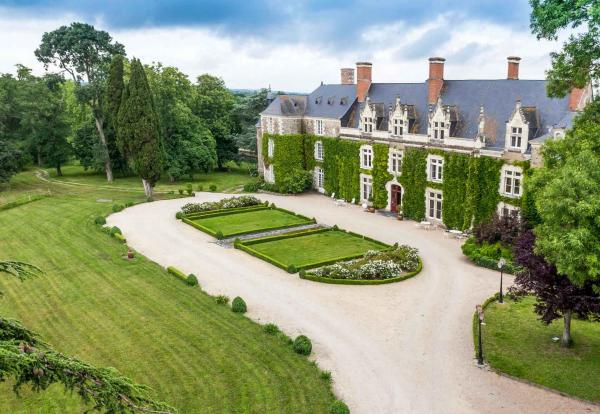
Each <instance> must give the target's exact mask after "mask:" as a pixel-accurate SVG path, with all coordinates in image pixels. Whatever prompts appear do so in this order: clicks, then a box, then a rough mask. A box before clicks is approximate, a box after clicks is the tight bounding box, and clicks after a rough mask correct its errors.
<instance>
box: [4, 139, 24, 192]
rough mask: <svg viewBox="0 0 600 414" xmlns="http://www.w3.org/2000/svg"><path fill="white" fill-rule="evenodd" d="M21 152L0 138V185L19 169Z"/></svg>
mask: <svg viewBox="0 0 600 414" xmlns="http://www.w3.org/2000/svg"><path fill="white" fill-rule="evenodd" d="M21 157H22V153H21V151H19V150H17V149H15V148H14V147H12V146H11V145H10V144H9V143H8V142H6V141H4V140H2V139H1V138H0V183H2V182H6V181H9V180H10V177H12V176H13V175H14V174H16V173H17V172H18V171H19V170H20V169H21Z"/></svg>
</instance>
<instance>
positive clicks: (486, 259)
mask: <svg viewBox="0 0 600 414" xmlns="http://www.w3.org/2000/svg"><path fill="white" fill-rule="evenodd" d="M461 249H462V252H463V254H464V255H465V256H467V257H468V258H469V259H470V260H471V261H472V262H473V263H475V264H476V265H478V266H481V267H486V268H488V269H492V270H498V260H500V258H501V257H503V258H504V259H505V260H506V265H505V266H504V272H505V273H510V274H516V273H517V272H518V270H519V268H518V266H516V265H515V264H514V261H513V255H512V252H511V251H510V249H509V248H507V247H506V246H503V245H502V243H501V242H499V241H498V242H496V243H493V244H489V243H487V242H485V241H484V242H483V243H482V244H481V245H479V244H477V240H476V239H475V238H474V237H470V238H469V239H467V241H466V242H465V243H464V244H463V245H462V246H461Z"/></svg>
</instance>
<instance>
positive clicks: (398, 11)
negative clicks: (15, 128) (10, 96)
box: [0, 0, 560, 92]
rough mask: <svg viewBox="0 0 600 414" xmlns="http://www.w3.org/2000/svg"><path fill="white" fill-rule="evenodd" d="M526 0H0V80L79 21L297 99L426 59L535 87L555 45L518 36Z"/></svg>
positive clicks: (413, 75) (411, 74)
mask: <svg viewBox="0 0 600 414" xmlns="http://www.w3.org/2000/svg"><path fill="white" fill-rule="evenodd" d="M529 11H530V8H529V4H528V1H527V0H421V1H419V0H343V1H342V0H292V1H285V0H256V1H253V0H245V1H244V0H238V1H232V0H163V1H159V0H121V1H119V0H103V1H102V0H91V1H83V0H21V1H16V0H0V39H1V41H0V44H1V45H2V47H1V53H0V72H14V65H15V64H16V63H22V64H24V65H26V66H29V67H32V68H34V70H35V71H36V72H38V73H39V72H41V71H42V70H43V67H42V66H41V65H40V64H39V63H38V62H37V61H36V59H35V56H34V55H33V51H34V50H35V49H36V47H37V46H38V45H39V42H40V39H41V36H42V34H43V33H44V32H46V31H51V30H53V29H55V28H57V27H59V26H61V25H65V24H69V23H70V22H73V21H84V22H87V23H90V24H93V25H94V26H96V27H97V28H100V29H103V30H107V31H109V32H110V34H111V35H112V36H113V38H114V39H116V40H117V41H119V42H121V43H123V44H124V45H125V47H126V51H127V55H128V56H129V57H132V56H135V57H138V58H140V59H141V60H142V61H144V62H147V63H150V62H152V61H160V62H162V63H163V64H165V65H173V66H177V67H179V68H180V69H181V70H182V71H184V72H185V73H187V74H188V75H189V76H190V77H191V78H194V77H196V76H198V75H200V74H202V73H211V74H214V75H218V76H220V77H222V78H223V79H224V80H225V82H226V83H227V85H228V86H229V87H232V88H259V87H266V86H268V85H271V87H272V88H273V89H275V90H286V91H299V92H307V91H311V90H312V89H314V88H315V87H316V86H317V85H318V84H319V83H320V82H321V81H323V82H325V83H337V82H339V68H341V67H347V66H350V67H353V66H354V64H355V62H357V61H365V60H367V61H371V62H373V78H374V81H376V82H420V81H423V80H424V79H425V78H426V77H427V58H428V57H430V56H443V57H445V58H446V72H445V73H446V78H448V79H451V78H454V79H465V78H491V79H493V78H504V77H506V57H507V56H509V55H517V56H521V57H522V58H523V60H522V61H521V70H520V77H521V78H522V79H526V78H529V79H539V78H543V77H544V70H546V69H547V68H548V66H549V57H548V54H549V52H550V51H552V50H557V49H558V48H559V46H560V40H559V43H556V42H548V41H538V40H537V39H536V38H535V37H534V36H533V35H531V34H530V31H529Z"/></svg>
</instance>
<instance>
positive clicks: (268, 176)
mask: <svg viewBox="0 0 600 414" xmlns="http://www.w3.org/2000/svg"><path fill="white" fill-rule="evenodd" d="M263 175H264V178H265V181H266V182H268V183H274V182H275V169H274V168H273V166H272V165H269V166H268V167H267V166H265V169H264V170H263Z"/></svg>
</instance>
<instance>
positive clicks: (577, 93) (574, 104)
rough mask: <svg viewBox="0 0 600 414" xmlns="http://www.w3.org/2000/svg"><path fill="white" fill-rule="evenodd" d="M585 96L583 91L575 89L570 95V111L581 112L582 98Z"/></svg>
mask: <svg viewBox="0 0 600 414" xmlns="http://www.w3.org/2000/svg"><path fill="white" fill-rule="evenodd" d="M582 96H583V89H580V88H573V89H571V93H570V94H569V111H577V110H579V105H580V103H581V97H582Z"/></svg>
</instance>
